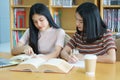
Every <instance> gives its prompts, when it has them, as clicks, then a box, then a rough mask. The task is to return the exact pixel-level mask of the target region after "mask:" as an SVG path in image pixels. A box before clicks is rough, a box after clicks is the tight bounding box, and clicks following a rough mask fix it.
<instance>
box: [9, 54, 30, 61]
mask: <svg viewBox="0 0 120 80" xmlns="http://www.w3.org/2000/svg"><path fill="white" fill-rule="evenodd" d="M30 58H32V55H26V54H20V55H17V56H13V57H12V58H10V60H11V61H17V62H23V61H25V60H27V59H30Z"/></svg>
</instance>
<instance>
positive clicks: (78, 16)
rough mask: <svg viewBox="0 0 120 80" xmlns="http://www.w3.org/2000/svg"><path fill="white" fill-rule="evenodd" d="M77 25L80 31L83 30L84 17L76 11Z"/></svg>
mask: <svg viewBox="0 0 120 80" xmlns="http://www.w3.org/2000/svg"><path fill="white" fill-rule="evenodd" d="M75 17H76V27H77V28H78V30H79V31H83V18H82V17H81V16H80V15H79V13H76V15H75Z"/></svg>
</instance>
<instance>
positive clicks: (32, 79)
mask: <svg viewBox="0 0 120 80" xmlns="http://www.w3.org/2000/svg"><path fill="white" fill-rule="evenodd" d="M1 56H2V57H5V58H10V57H11V56H10V54H2V53H0V57H1ZM13 67H15V66H12V67H5V68H0V80H120V62H116V63H115V64H106V63H97V65H96V75H95V76H94V77H89V76H87V75H85V69H83V68H77V67H76V68H73V69H72V70H71V71H70V72H69V73H67V74H61V73H35V72H15V71H10V69H11V68H13Z"/></svg>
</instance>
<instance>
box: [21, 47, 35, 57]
mask: <svg viewBox="0 0 120 80" xmlns="http://www.w3.org/2000/svg"><path fill="white" fill-rule="evenodd" d="M23 53H25V54H27V55H33V54H34V51H33V49H32V48H31V47H30V46H29V45H26V46H25V48H24V50H23Z"/></svg>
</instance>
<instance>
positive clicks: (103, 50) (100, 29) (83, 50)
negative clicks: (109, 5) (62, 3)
mask: <svg viewBox="0 0 120 80" xmlns="http://www.w3.org/2000/svg"><path fill="white" fill-rule="evenodd" d="M75 17H76V33H75V34H74V36H73V37H72V38H71V39H70V41H69V42H68V43H67V44H66V46H65V47H64V49H63V50H62V52H61V57H62V58H64V59H65V60H67V61H68V62H70V63H75V62H77V61H78V60H82V59H83V58H84V55H85V54H95V55H97V62H104V63H115V62H116V45H115V42H114V39H113V37H112V33H111V31H110V30H109V29H107V26H106V25H105V23H104V22H103V21H102V19H101V17H100V14H99V9H98V7H97V6H96V5H95V4H93V3H90V2H86V3H83V4H81V5H80V6H78V8H77V9H76V15H75ZM76 48H77V50H78V51H79V54H75V55H74V54H73V55H70V52H71V50H72V49H76Z"/></svg>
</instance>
